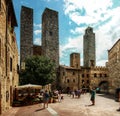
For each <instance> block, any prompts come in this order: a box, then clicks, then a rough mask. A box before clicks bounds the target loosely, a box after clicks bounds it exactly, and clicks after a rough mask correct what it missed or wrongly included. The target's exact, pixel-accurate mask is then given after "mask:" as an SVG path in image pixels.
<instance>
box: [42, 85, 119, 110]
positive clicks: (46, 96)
mask: <svg viewBox="0 0 120 116" xmlns="http://www.w3.org/2000/svg"><path fill="white" fill-rule="evenodd" d="M53 93H54V94H56V95H57V97H58V102H61V99H63V96H62V91H61V90H60V91H55V92H53ZM81 94H82V90H75V91H70V95H72V98H74V97H75V96H77V97H78V98H80V95H81ZM90 94H91V97H90V100H91V102H92V104H91V105H95V94H96V88H94V87H93V88H92V89H90ZM50 96H51V93H50V92H48V91H47V90H46V91H45V92H43V103H44V106H43V107H44V108H45V105H47V107H48V103H49V99H50ZM119 102H120V91H119ZM117 111H120V107H119V108H118V109H117Z"/></svg>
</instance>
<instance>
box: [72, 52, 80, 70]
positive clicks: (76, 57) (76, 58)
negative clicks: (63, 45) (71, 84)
mask: <svg viewBox="0 0 120 116" xmlns="http://www.w3.org/2000/svg"><path fill="white" fill-rule="evenodd" d="M70 66H71V67H74V68H80V54H79V53H72V54H70Z"/></svg>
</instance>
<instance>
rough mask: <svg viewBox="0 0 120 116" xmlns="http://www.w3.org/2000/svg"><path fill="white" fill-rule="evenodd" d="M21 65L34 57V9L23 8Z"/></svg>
mask: <svg viewBox="0 0 120 116" xmlns="http://www.w3.org/2000/svg"><path fill="white" fill-rule="evenodd" d="M20 32H21V33H20V63H21V65H22V63H24V61H25V59H26V58H27V57H29V56H32V55H33V9H32V8H28V7H25V6H22V8H21V26H20Z"/></svg>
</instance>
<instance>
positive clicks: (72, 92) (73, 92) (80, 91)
mask: <svg viewBox="0 0 120 116" xmlns="http://www.w3.org/2000/svg"><path fill="white" fill-rule="evenodd" d="M86 92H87V90H86V89H78V90H69V91H68V95H70V96H72V98H75V97H77V98H80V96H81V94H86ZM89 92H90V94H91V97H90V100H91V102H92V104H91V105H95V93H96V88H94V87H93V88H91V89H90V91H89Z"/></svg>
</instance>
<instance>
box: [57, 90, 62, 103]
mask: <svg viewBox="0 0 120 116" xmlns="http://www.w3.org/2000/svg"><path fill="white" fill-rule="evenodd" d="M61 94H62V92H61V90H59V91H58V102H59V103H60V102H61Z"/></svg>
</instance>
